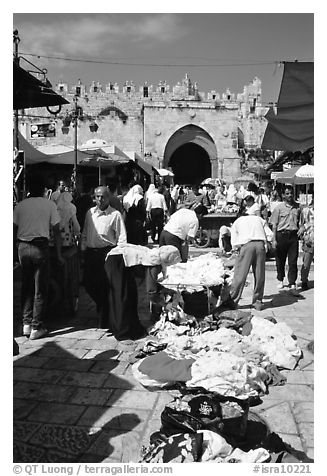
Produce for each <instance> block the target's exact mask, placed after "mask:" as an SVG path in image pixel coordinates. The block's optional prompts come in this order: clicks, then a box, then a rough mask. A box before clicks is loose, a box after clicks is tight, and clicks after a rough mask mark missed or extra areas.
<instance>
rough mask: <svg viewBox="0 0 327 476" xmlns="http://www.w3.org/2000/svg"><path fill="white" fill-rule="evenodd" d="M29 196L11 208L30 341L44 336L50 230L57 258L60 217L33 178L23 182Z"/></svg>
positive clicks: (42, 186)
mask: <svg viewBox="0 0 327 476" xmlns="http://www.w3.org/2000/svg"><path fill="white" fill-rule="evenodd" d="M26 182H27V189H28V191H29V195H28V197H27V198H26V199H25V200H22V201H21V202H19V203H18V204H17V206H16V207H15V209H14V239H15V241H16V238H17V240H18V249H17V251H18V259H19V263H20V266H21V271H22V286H21V306H22V313H23V335H24V336H26V337H29V338H30V340H34V339H40V338H41V337H44V336H45V335H46V334H47V333H48V331H47V329H46V328H45V323H44V321H45V317H46V308H47V298H48V288H49V238H50V229H51V228H52V230H53V236H54V241H55V249H56V257H57V260H58V261H59V263H60V264H61V265H62V264H64V260H63V258H62V256H61V240H60V227H59V223H60V217H59V214H58V211H57V207H56V205H55V203H54V202H53V201H51V200H47V199H46V198H45V197H44V190H45V183H44V181H43V179H42V178H40V177H37V176H33V177H29V178H28V179H27V181H26Z"/></svg>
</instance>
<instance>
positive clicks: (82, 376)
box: [60, 372, 106, 388]
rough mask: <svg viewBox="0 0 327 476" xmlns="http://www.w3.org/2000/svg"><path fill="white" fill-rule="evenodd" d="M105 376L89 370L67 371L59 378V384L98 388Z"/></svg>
mask: <svg viewBox="0 0 327 476" xmlns="http://www.w3.org/2000/svg"><path fill="white" fill-rule="evenodd" d="M105 379H106V376H105V375H104V374H99V373H91V372H68V373H66V374H65V376H64V377H63V378H62V379H61V380H60V384H61V385H76V386H78V387H92V388H100V387H102V385H103V382H104V381H105Z"/></svg>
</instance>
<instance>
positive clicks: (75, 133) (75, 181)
mask: <svg viewBox="0 0 327 476" xmlns="http://www.w3.org/2000/svg"><path fill="white" fill-rule="evenodd" d="M74 101H75V111H74V128H75V130H74V171H73V177H74V187H75V192H76V191H77V122H78V118H77V112H78V109H77V97H76V96H75V97H74Z"/></svg>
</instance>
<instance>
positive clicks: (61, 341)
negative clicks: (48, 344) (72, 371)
mask: <svg viewBox="0 0 327 476" xmlns="http://www.w3.org/2000/svg"><path fill="white" fill-rule="evenodd" d="M54 342H55V343H56V345H58V347H61V348H62V349H70V348H73V349H78V348H79V346H78V345H77V343H78V342H79V341H78V339H66V338H65V335H63V336H57V337H56V338H55V340H54Z"/></svg>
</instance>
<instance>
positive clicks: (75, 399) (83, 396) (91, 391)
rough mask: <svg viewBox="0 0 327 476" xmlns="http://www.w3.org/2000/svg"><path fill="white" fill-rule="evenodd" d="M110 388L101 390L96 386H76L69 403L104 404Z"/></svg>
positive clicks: (110, 392)
mask: <svg viewBox="0 0 327 476" xmlns="http://www.w3.org/2000/svg"><path fill="white" fill-rule="evenodd" d="M111 394H112V391H111V390H102V389H98V388H78V389H77V390H76V391H75V393H74V394H73V395H72V396H71V398H70V403H77V404H79V405H105V403H106V402H107V400H108V399H109V397H110V395H111Z"/></svg>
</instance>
